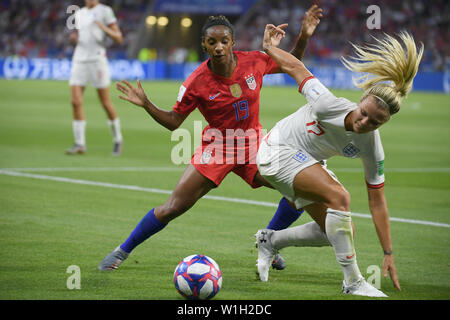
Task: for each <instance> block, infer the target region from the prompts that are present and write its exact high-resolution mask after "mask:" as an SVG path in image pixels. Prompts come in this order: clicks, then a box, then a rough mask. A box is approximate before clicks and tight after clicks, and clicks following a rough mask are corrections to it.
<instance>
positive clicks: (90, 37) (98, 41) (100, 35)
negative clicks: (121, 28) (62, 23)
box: [72, 3, 117, 62]
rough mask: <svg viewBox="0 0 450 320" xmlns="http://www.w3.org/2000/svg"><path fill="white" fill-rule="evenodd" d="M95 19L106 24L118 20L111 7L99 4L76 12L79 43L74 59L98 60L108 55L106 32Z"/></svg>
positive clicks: (79, 60) (82, 60)
mask: <svg viewBox="0 0 450 320" xmlns="http://www.w3.org/2000/svg"><path fill="white" fill-rule="evenodd" d="M94 21H99V22H101V23H103V24H104V25H106V26H109V25H110V24H112V23H115V22H117V19H116V17H115V15H114V12H113V10H112V9H111V7H109V6H106V5H104V4H101V3H99V4H97V5H96V6H95V7H93V8H91V9H89V8H88V7H83V8H82V9H80V10H78V11H77V12H76V13H75V23H76V27H77V29H78V43H77V46H76V48H75V52H74V54H73V57H72V60H73V61H77V62H88V61H97V60H99V59H101V58H105V57H106V49H105V40H106V33H105V32H104V31H103V30H102V29H100V28H99V27H98V26H97V25H96V24H95V23H94Z"/></svg>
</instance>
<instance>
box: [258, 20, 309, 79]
mask: <svg viewBox="0 0 450 320" xmlns="http://www.w3.org/2000/svg"><path fill="white" fill-rule="evenodd" d="M283 36H284V31H283V30H282V29H281V28H280V27H279V26H278V27H276V26H274V25H273V24H268V25H266V29H265V30H264V39H263V49H264V52H266V53H267V54H268V55H269V56H270V57H271V58H272V59H273V60H274V61H275V62H276V63H277V64H278V66H279V68H280V69H281V71H282V72H284V73H287V74H288V75H290V76H291V77H292V78H294V80H295V81H296V82H297V83H298V85H299V86H301V83H302V82H303V80H305V79H306V78H307V77H310V76H312V74H311V72H309V70H308V69H306V67H305V65H304V64H303V62H301V61H300V60H298V59H297V58H296V57H294V56H293V55H292V54H290V53H289V52H286V51H284V50H282V49H280V48H277V47H276V45H277V43H279V40H280V39H281V38H282V37H283Z"/></svg>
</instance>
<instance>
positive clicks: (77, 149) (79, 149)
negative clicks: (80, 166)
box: [66, 143, 86, 155]
mask: <svg viewBox="0 0 450 320" xmlns="http://www.w3.org/2000/svg"><path fill="white" fill-rule="evenodd" d="M85 152H86V146H82V145H79V144H76V143H75V144H74V145H73V146H72V148H69V149H67V150H66V154H71V155H72V154H84V153H85Z"/></svg>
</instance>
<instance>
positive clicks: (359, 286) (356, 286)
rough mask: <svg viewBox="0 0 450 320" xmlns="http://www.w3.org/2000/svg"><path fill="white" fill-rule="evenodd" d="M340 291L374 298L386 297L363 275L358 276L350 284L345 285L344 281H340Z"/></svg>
mask: <svg viewBox="0 0 450 320" xmlns="http://www.w3.org/2000/svg"><path fill="white" fill-rule="evenodd" d="M342 293H344V294H353V295H356V296H366V297H375V298H387V295H385V294H384V293H383V292H381V291H380V290H378V289H377V288H375V287H374V286H372V285H371V284H369V283H368V282H367V281H366V280H365V279H364V278H363V277H361V278H359V279H358V280H356V281H355V282H353V283H352V284H350V285H348V286H347V285H345V281H344V282H343V283H342Z"/></svg>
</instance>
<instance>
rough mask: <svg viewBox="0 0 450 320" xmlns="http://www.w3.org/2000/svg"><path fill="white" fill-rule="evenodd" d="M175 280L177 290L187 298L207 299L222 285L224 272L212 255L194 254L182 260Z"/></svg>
mask: <svg viewBox="0 0 450 320" xmlns="http://www.w3.org/2000/svg"><path fill="white" fill-rule="evenodd" d="M173 280H174V283H175V288H177V291H178V292H179V293H180V294H181V295H182V296H183V297H185V298H186V299H191V300H207V299H211V298H213V297H214V296H215V295H216V294H217V293H218V292H219V290H220V288H221V287H222V272H221V271H220V268H219V265H218V264H217V263H216V262H215V261H214V260H213V259H211V258H210V257H208V256H205V255H202V254H194V255H191V256H188V257H186V258H184V259H183V260H181V261H180V263H179V264H178V266H177V267H176V268H175V272H174V273H173Z"/></svg>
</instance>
